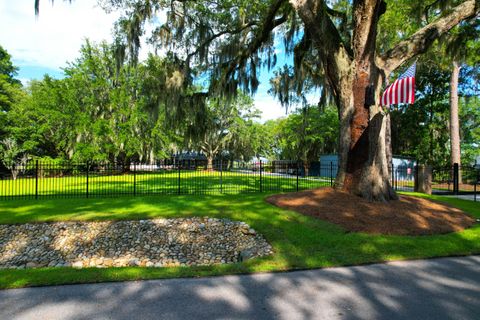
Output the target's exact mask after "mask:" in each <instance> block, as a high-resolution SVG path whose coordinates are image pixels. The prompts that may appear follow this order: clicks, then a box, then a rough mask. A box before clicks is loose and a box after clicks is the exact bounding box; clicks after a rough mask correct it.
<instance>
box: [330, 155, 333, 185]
mask: <svg viewBox="0 0 480 320" xmlns="http://www.w3.org/2000/svg"><path fill="white" fill-rule="evenodd" d="M330 187H333V162H332V161H330Z"/></svg>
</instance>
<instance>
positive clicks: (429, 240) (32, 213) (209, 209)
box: [0, 193, 480, 288]
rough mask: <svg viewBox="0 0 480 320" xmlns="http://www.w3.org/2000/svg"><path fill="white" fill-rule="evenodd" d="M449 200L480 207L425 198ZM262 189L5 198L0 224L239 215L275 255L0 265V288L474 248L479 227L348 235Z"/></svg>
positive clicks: (475, 211) (477, 211) (479, 246)
mask: <svg viewBox="0 0 480 320" xmlns="http://www.w3.org/2000/svg"><path fill="white" fill-rule="evenodd" d="M415 195H418V196H422V197H429V198H432V199H435V200H441V201H445V202H448V203H451V204H452V205H454V206H457V207H459V208H461V209H463V210H465V211H467V212H469V213H470V214H472V215H474V216H475V217H477V218H480V204H479V203H474V202H471V201H465V200H460V199H452V198H443V197H439V196H426V195H419V194H415ZM265 197H266V195H265V194H258V193H252V194H241V195H198V196H192V195H188V196H186V195H184V196H151V197H119V198H90V199H83V198H77V199H49V200H40V201H35V200H11V201H3V202H0V223H2V224H9V223H25V222H43V221H62V220H110V219H115V220H120V219H145V218H154V217H188V216H210V217H217V218H220V217H225V218H229V219H233V220H241V221H245V222H247V223H248V224H250V225H251V226H252V227H253V228H255V229H256V230H257V231H258V232H260V233H262V234H263V235H264V236H265V237H266V239H267V240H268V241H269V242H270V243H271V244H272V246H273V248H274V250H275V254H274V255H273V256H271V257H266V258H261V259H254V260H251V261H246V262H243V263H238V264H231V265H217V266H203V267H175V268H140V267H127V268H111V269H96V268H91V269H90V268H88V269H80V270H78V269H72V268H41V269H27V270H0V288H15V287H24V286H35V285H52V284H66V283H85V282H100V281H120V280H138V279H153V278H171V277H198V276H206V275H222V274H235V273H250V272H265V271H283V270H292V269H305V268H322V267H331V266H341V265H356V264H365V263H372V262H380V261H387V260H400V259H417V258H427V257H439V256H449V255H470V254H479V253H480V224H478V223H477V224H476V225H474V226H473V227H472V228H471V229H468V230H465V231H463V232H457V233H451V234H447V235H438V236H418V237H413V236H379V235H368V234H362V233H347V232H345V231H344V230H342V229H341V228H340V227H338V226H336V225H333V224H330V223H327V222H323V221H321V220H317V219H314V218H310V217H306V216H303V215H300V214H297V213H295V212H291V211H286V210H282V209H279V208H277V207H274V206H272V205H269V204H267V203H266V202H265V201H264V198H265Z"/></svg>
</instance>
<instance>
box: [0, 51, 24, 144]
mask: <svg viewBox="0 0 480 320" xmlns="http://www.w3.org/2000/svg"><path fill="white" fill-rule="evenodd" d="M17 71H18V68H17V67H16V66H14V65H13V63H12V59H11V56H10V54H9V53H8V52H7V51H6V50H5V49H4V48H3V47H2V46H0V139H4V138H5V137H6V134H7V132H6V130H5V129H6V127H7V125H8V123H7V112H8V111H9V110H10V109H11V108H12V105H13V104H15V103H16V102H18V101H19V100H21V99H22V98H23V93H22V91H21V87H22V84H21V83H20V81H19V80H17V79H16V78H15V77H16V76H17Z"/></svg>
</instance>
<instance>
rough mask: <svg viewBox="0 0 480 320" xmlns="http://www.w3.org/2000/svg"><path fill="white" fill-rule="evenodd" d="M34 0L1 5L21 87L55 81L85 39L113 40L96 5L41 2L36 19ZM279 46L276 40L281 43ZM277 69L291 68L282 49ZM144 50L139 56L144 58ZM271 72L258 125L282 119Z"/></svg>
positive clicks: (263, 78)
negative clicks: (271, 90) (272, 91)
mask: <svg viewBox="0 0 480 320" xmlns="http://www.w3.org/2000/svg"><path fill="white" fill-rule="evenodd" d="M33 3H34V1H33V0H17V1H11V0H0V30H2V31H1V32H0V45H2V46H3V47H4V48H5V49H6V50H7V51H8V52H9V53H10V54H11V55H12V59H13V62H14V64H15V65H16V66H18V67H19V68H20V70H19V73H18V78H19V79H20V80H21V81H22V82H23V83H26V82H28V80H30V79H40V78H42V77H43V75H44V74H49V75H50V76H52V77H55V78H61V77H62V76H63V72H62V68H63V67H66V65H67V62H68V61H73V60H74V59H75V58H76V57H77V56H78V51H79V49H80V46H81V45H82V43H83V42H84V41H85V39H86V38H88V39H90V40H92V41H94V42H99V41H101V40H107V41H110V40H111V39H112V35H111V30H112V26H113V22H114V21H115V20H116V19H117V18H118V16H119V14H118V13H115V12H114V13H110V14H107V13H105V12H104V11H103V10H102V9H101V8H99V7H98V6H97V0H77V1H73V2H72V3H71V4H69V3H68V1H67V2H64V1H55V5H54V6H52V5H51V3H50V1H47V0H44V1H41V2H40V4H41V7H40V16H39V17H35V14H34V8H33ZM280 43H281V41H280ZM277 47H278V48H277V58H278V61H277V66H276V67H277V68H278V67H280V66H282V65H283V64H285V63H289V64H291V63H292V58H291V57H286V56H285V53H284V51H283V45H278V46H277ZM148 51H149V47H148V46H147V45H146V44H144V46H143V49H142V51H141V57H140V58H142V55H143V56H144V57H145V56H146V55H147V52H148ZM270 77H271V72H270V73H269V72H267V71H266V70H262V72H261V73H260V79H259V80H260V86H259V89H258V91H257V94H256V95H255V96H254V100H255V106H256V107H257V108H258V109H260V110H261V111H262V113H263V115H262V120H268V119H274V118H278V117H281V116H284V115H285V109H284V108H282V107H281V106H280V104H279V103H278V101H276V100H275V99H274V98H273V97H272V96H270V95H269V94H268V93H267V91H268V89H269V88H270V85H269V79H270Z"/></svg>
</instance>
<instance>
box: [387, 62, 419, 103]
mask: <svg viewBox="0 0 480 320" xmlns="http://www.w3.org/2000/svg"><path fill="white" fill-rule="evenodd" d="M416 68H417V63H416V62H415V63H414V64H412V65H411V66H410V68H408V69H407V71H405V72H404V73H403V74H402V75H401V76H400V77H399V78H398V79H397V80H395V82H394V83H392V84H391V85H390V86H388V88H387V89H386V90H385V92H384V93H383V95H382V106H388V105H391V104H398V103H414V102H415V70H416Z"/></svg>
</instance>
